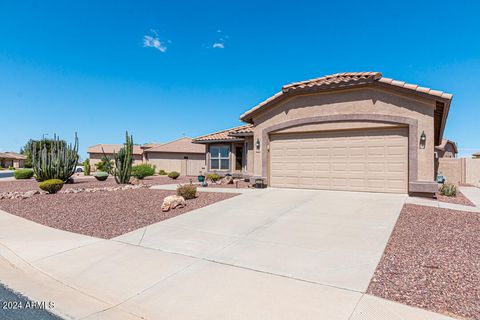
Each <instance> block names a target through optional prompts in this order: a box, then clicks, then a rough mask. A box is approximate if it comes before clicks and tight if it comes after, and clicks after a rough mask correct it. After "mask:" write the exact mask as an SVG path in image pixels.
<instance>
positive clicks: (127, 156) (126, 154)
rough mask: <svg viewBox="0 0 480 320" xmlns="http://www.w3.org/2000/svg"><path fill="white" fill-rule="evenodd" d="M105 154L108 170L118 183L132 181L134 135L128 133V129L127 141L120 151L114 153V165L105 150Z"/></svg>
mask: <svg viewBox="0 0 480 320" xmlns="http://www.w3.org/2000/svg"><path fill="white" fill-rule="evenodd" d="M102 152H103V156H104V157H106V158H107V159H108V160H109V161H107V166H108V171H109V172H111V173H112V174H113V176H114V177H115V181H116V182H117V183H118V184H126V183H129V182H130V177H131V176H132V163H133V136H129V135H128V131H127V132H126V133H125V143H124V144H123V147H122V148H121V149H120V150H119V151H118V153H115V152H114V153H113V158H114V162H115V164H114V167H113V168H112V164H111V161H110V159H109V158H108V157H107V155H106V154H105V151H103V149H102Z"/></svg>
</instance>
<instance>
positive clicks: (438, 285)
mask: <svg viewBox="0 0 480 320" xmlns="http://www.w3.org/2000/svg"><path fill="white" fill-rule="evenodd" d="M368 293H370V294H373V295H376V296H379V297H382V298H386V299H390V300H394V301H398V302H401V303H404V304H408V305H411V306H415V307H420V308H424V309H428V310H432V311H435V312H439V313H444V314H447V315H456V316H457V317H458V316H459V317H464V318H466V319H480V215H479V214H477V213H471V212H464V211H456V210H450V209H440V208H433V207H426V206H417V205H411V204H407V205H405V206H404V208H403V210H402V212H401V214H400V217H399V219H398V221H397V224H396V225H395V228H394V230H393V233H392V235H391V237H390V240H389V242H388V245H387V248H386V249H385V252H384V255H383V257H382V259H381V261H380V263H379V265H378V266H377V269H376V271H375V275H374V277H373V278H372V281H371V282H370V286H369V287H368Z"/></svg>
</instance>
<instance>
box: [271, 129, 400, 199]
mask: <svg viewBox="0 0 480 320" xmlns="http://www.w3.org/2000/svg"><path fill="white" fill-rule="evenodd" d="M270 184H271V185H272V186H274V187H275V186H278V187H293V188H318V189H332V190H354V191H373V192H395V193H406V192H407V190H408V187H407V186H408V135H407V129H406V128H395V129H385V130H358V131H343V132H341V131H339V132H322V133H320V132H318V133H295V134H283V135H280V134H279V135H272V136H271V144H270Z"/></svg>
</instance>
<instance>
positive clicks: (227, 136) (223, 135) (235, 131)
mask: <svg viewBox="0 0 480 320" xmlns="http://www.w3.org/2000/svg"><path fill="white" fill-rule="evenodd" d="M250 133H253V125H252V124H246V125H242V126H238V127H234V128H230V129H227V130H222V131H217V132H214V133H211V134H207V135H204V136H200V137H197V138H195V139H193V141H195V142H209V141H210V142H211V141H232V140H238V135H242V134H250ZM235 135H237V136H235Z"/></svg>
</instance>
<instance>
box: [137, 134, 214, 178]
mask: <svg viewBox="0 0 480 320" xmlns="http://www.w3.org/2000/svg"><path fill="white" fill-rule="evenodd" d="M144 161H145V162H146V163H150V164H153V165H155V166H156V167H157V170H160V169H163V170H165V171H167V172H171V171H177V172H180V174H182V175H199V174H200V173H201V172H202V171H203V170H204V168H205V146H203V145H199V144H194V143H192V138H187V137H185V138H180V139H178V140H175V141H172V142H169V143H165V144H162V145H157V146H152V147H149V148H147V149H145V150H144Z"/></svg>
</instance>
